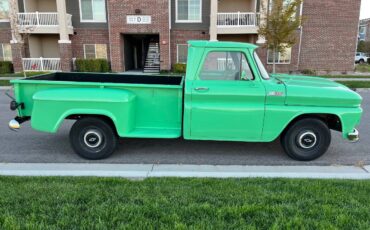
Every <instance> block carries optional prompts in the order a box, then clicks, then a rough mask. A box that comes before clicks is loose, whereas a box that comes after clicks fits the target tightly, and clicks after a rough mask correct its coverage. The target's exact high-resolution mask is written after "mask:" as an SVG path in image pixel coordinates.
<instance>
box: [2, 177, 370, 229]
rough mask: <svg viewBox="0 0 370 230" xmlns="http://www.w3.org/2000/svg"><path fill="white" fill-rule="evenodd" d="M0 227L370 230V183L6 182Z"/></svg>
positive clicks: (31, 179) (38, 179) (21, 179)
mask: <svg viewBox="0 0 370 230" xmlns="http://www.w3.org/2000/svg"><path fill="white" fill-rule="evenodd" d="M0 188H1V189H0V229H117V228H119V229H261V228H262V229H267V228H273V229H292V228H293V229H295V228H297V229H368V228H369V226H370V205H369V203H370V196H369V194H370V180H361V181H351V180H308V179H175V178H151V179H146V180H143V181H129V180H126V179H120V178H71V177H62V178H55V177H54V178H53V177H47V178H45V177H27V178H24V177H0Z"/></svg>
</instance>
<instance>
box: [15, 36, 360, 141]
mask: <svg viewBox="0 0 370 230" xmlns="http://www.w3.org/2000/svg"><path fill="white" fill-rule="evenodd" d="M255 49H256V46H255V45H252V44H246V43H234V42H209V41H190V42H189V50H188V64H187V74H186V78H185V81H184V82H182V83H181V84H180V85H159V84H158V85H156V84H121V83H101V82H89V83H87V82H68V81H64V82H63V81H59V82H52V81H42V80H32V79H30V80H27V79H26V80H13V81H11V82H12V83H13V84H14V87H15V88H14V90H15V96H16V100H17V102H23V103H24V104H25V109H23V110H22V109H20V110H19V111H18V112H19V116H31V123H32V127H33V128H35V129H37V130H40V131H46V132H56V131H57V130H58V127H59V126H60V124H61V122H62V121H63V119H64V118H66V117H68V116H69V115H75V114H95V115H104V116H107V117H109V118H110V119H111V120H112V121H113V122H114V124H115V126H116V129H117V132H118V134H119V136H121V137H142V138H176V137H180V136H181V135H183V136H184V138H185V139H193V140H228V141H254V142H269V141H273V140H275V139H276V138H277V137H279V135H280V134H281V133H282V132H283V130H284V129H285V128H286V127H287V126H288V125H289V123H290V122H291V121H292V120H294V119H295V118H297V117H298V116H301V115H309V114H330V115H336V116H338V117H339V118H340V122H341V125H342V133H343V137H344V138H347V134H348V133H349V132H352V131H353V129H354V128H355V127H356V126H357V125H358V124H359V122H360V119H361V115H362V109H361V102H362V98H361V96H360V95H358V94H357V93H356V92H354V91H352V90H350V89H349V88H347V87H345V86H343V85H341V84H338V83H335V82H333V81H331V80H327V79H321V78H317V77H302V76H292V75H273V76H271V77H270V79H264V78H262V76H261V72H260V70H259V68H258V67H257V63H256V61H255V59H254V56H253V54H254V51H255ZM212 51H230V52H232V51H237V52H242V53H244V54H245V57H246V59H247V60H248V63H249V65H250V68H251V71H252V73H253V75H254V80H251V81H243V80H241V81H222V80H218V81H216V80H200V79H199V74H200V71H201V68H202V66H203V63H204V61H205V58H206V56H207V54H208V53H209V52H212ZM196 88H207V90H203V91H197V90H195V89H196Z"/></svg>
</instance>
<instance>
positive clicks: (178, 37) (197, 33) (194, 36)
mask: <svg viewBox="0 0 370 230" xmlns="http://www.w3.org/2000/svg"><path fill="white" fill-rule="evenodd" d="M189 40H209V33H208V32H204V31H202V30H171V63H172V65H173V64H175V63H176V62H177V44H187V42H188V41H189Z"/></svg>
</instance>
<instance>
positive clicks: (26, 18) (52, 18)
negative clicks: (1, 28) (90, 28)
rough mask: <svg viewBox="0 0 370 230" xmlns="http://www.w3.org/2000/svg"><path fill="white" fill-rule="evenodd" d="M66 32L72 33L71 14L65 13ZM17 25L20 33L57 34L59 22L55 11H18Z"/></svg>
mask: <svg viewBox="0 0 370 230" xmlns="http://www.w3.org/2000/svg"><path fill="white" fill-rule="evenodd" d="M66 16H67V17H66V18H67V26H68V33H69V34H73V27H72V15H70V14H67V15H66ZM17 23H18V27H19V29H20V32H21V33H31V34H32V33H34V34H58V33H59V23H58V13H56V12H33V13H18V21H17Z"/></svg>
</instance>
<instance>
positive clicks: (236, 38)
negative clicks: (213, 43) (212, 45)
mask: <svg viewBox="0 0 370 230" xmlns="http://www.w3.org/2000/svg"><path fill="white" fill-rule="evenodd" d="M257 38H258V36H257V34H218V35H217V40H219V41H229V42H247V43H255V42H256V41H257Z"/></svg>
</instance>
